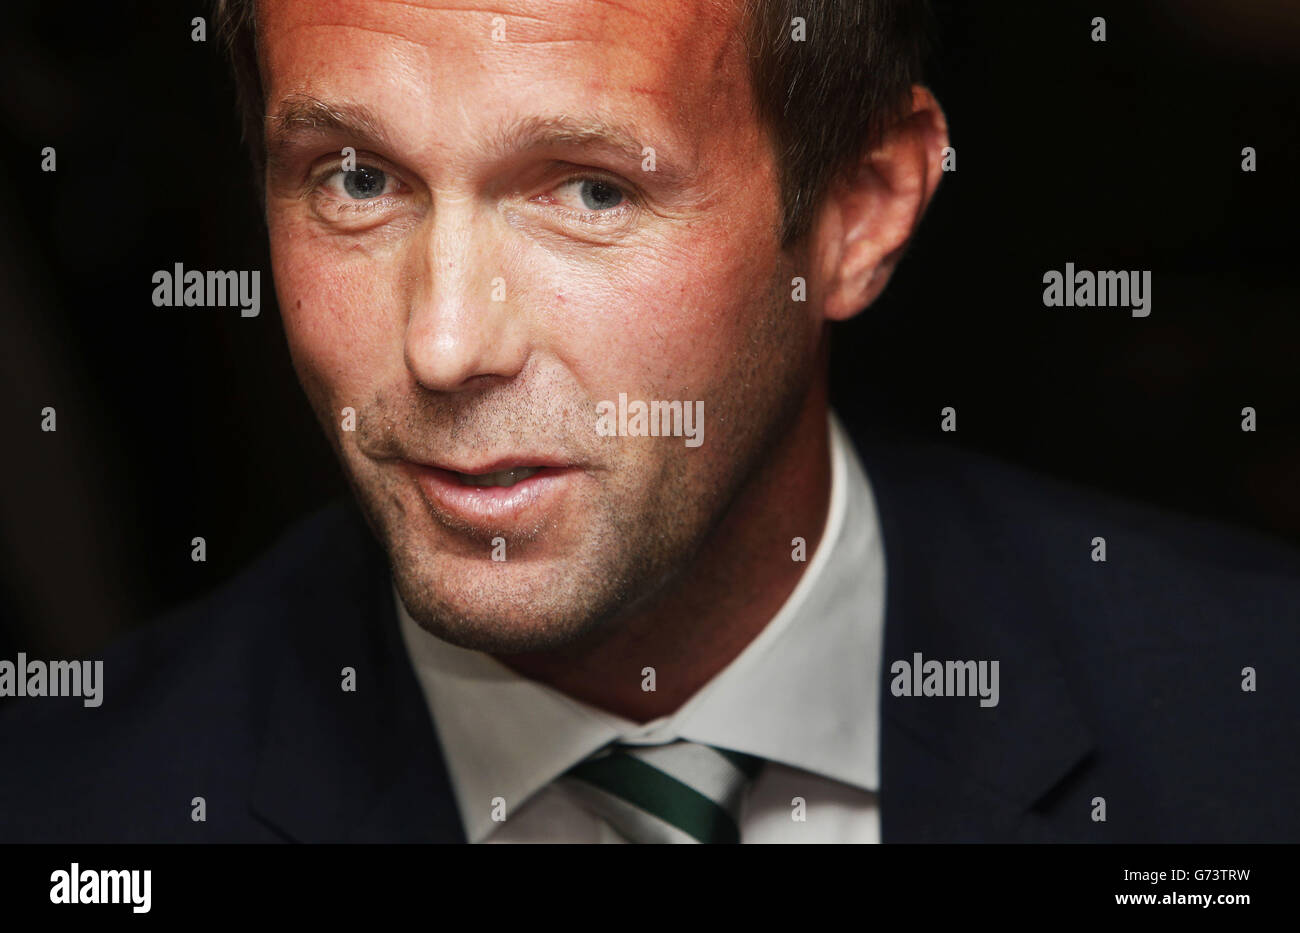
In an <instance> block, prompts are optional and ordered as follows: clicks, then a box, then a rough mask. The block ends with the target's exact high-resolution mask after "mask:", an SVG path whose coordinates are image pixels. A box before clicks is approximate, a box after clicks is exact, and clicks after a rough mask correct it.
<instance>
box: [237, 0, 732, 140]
mask: <svg viewBox="0 0 1300 933" xmlns="http://www.w3.org/2000/svg"><path fill="white" fill-rule="evenodd" d="M742 7H743V3H741V2H740V0H654V2H653V3H650V2H643V0H624V2H618V3H616V2H607V0H543V2H538V0H527V2H503V0H492V2H490V3H489V2H480V0H458V2H455V3H454V4H452V3H447V2H442V0H414V2H413V0H396V2H390V0H313V2H303V0H262V2H261V3H259V5H258V34H259V52H260V55H261V60H262V69H263V83H264V87H265V90H266V97H267V106H268V109H269V110H270V111H272V112H274V110H275V108H276V104H277V101H279V100H281V99H283V98H285V97H288V96H290V95H295V94H307V95H311V96H317V97H325V98H329V99H339V100H364V101H365V102H367V103H369V104H372V105H377V106H378V107H380V108H383V109H387V110H389V111H406V112H408V113H410V112H411V111H412V110H418V109H420V108H421V107H424V108H425V109H426V110H428V111H429V116H431V117H433V116H435V114H436V118H437V119H440V120H444V121H445V120H447V119H449V116H448V115H449V114H450V113H455V114H456V116H455V117H454V118H452V119H457V120H458V122H462V123H465V124H469V123H472V122H474V117H475V116H480V115H487V113H488V112H494V113H495V115H497V116H500V115H502V113H503V112H515V113H516V114H517V113H519V112H556V111H564V110H579V109H581V110H583V111H595V112H613V113H618V114H619V115H620V116H623V117H625V118H628V119H631V120H633V121H634V122H636V123H637V124H638V125H641V126H644V127H647V128H653V127H654V126H656V125H658V126H660V127H661V128H662V129H663V130H664V132H670V131H674V130H676V131H681V130H683V129H685V130H691V129H692V128H693V129H695V130H697V131H698V130H702V129H706V128H709V127H717V126H719V125H726V124H728V123H730V124H731V125H734V123H735V121H736V119H737V115H738V114H747V113H749V110H750V108H749V106H748V104H749V99H750V88H749V79H748V70H747V61H746V57H745V52H744V48H745V44H744V40H743V10H742Z"/></svg>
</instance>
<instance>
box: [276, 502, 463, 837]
mask: <svg viewBox="0 0 1300 933" xmlns="http://www.w3.org/2000/svg"><path fill="white" fill-rule="evenodd" d="M298 564H299V566H298V567H296V568H295V569H294V574H295V577H294V578H293V579H292V580H291V581H290V585H289V587H286V589H288V594H289V596H290V597H291V598H292V605H293V606H294V611H293V616H292V617H291V618H290V619H289V620H288V625H287V626H285V628H284V630H283V631H284V638H283V641H282V643H281V644H280V646H279V647H280V654H281V656H282V657H283V658H284V661H283V664H282V666H281V668H280V671H279V674H278V677H277V679H276V683H275V686H274V688H273V690H272V693H271V697H270V701H269V707H268V713H267V717H266V728H265V733H264V736H263V738H262V742H261V751H260V756H259V760H258V766H257V770H256V773H255V777H254V786H253V792H252V808H253V811H254V812H255V813H256V814H257V815H258V817H259V818H261V819H262V820H263V821H264V822H266V823H268V824H269V825H271V826H272V827H274V828H276V829H277V830H279V831H280V832H282V833H283V834H285V835H286V836H288V837H289V838H290V839H293V840H295V841H299V842H344V841H358V842H360V841H379V840H384V841H409V842H453V841H462V840H463V838H464V834H463V832H462V831H461V827H460V820H459V817H458V815H457V813H456V807H455V801H454V798H453V796H452V791H451V787H450V784H449V782H448V779H447V773H446V768H445V766H444V764H443V761H442V756H441V754H440V751H439V749H438V743H437V740H436V737H435V734H434V731H433V724H432V722H431V721H430V719H429V715H428V712H427V710H426V709H425V707H424V704H423V702H422V698H421V696H420V694H419V688H418V686H417V685H416V682H415V678H414V674H413V672H412V670H411V667H410V662H409V660H408V659H407V658H406V655H405V654H404V652H403V651H402V650H401V646H400V638H399V635H398V632H397V622H396V613H395V611H394V607H393V601H392V595H391V592H390V590H389V575H388V566H387V563H386V561H385V560H384V556H383V552H382V551H381V550H380V549H379V547H378V546H377V545H376V544H375V543H374V541H373V540H372V538H371V537H370V534H369V531H368V529H366V528H365V526H364V523H363V522H362V520H361V518H360V516H359V515H357V514H356V513H355V511H354V510H353V509H352V508H351V507H348V508H347V509H346V510H339V518H338V519H337V520H335V521H333V522H332V523H331V524H329V525H328V527H326V528H324V529H319V530H318V532H317V535H316V541H314V542H312V550H310V551H307V552H305V553H304V554H302V555H300V556H299V557H298ZM288 604H290V603H289V601H288V600H286V605H288ZM281 611H287V610H281ZM349 667H350V668H353V669H354V670H355V685H356V689H355V691H353V692H345V691H344V690H343V689H342V682H343V673H342V672H343V669H344V668H349Z"/></svg>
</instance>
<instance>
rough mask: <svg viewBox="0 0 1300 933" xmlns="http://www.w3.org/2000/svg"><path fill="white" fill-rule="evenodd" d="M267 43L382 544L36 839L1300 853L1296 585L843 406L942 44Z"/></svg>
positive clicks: (812, 17) (880, 39)
mask: <svg viewBox="0 0 1300 933" xmlns="http://www.w3.org/2000/svg"><path fill="white" fill-rule="evenodd" d="M221 16H222V19H223V22H224V23H225V29H226V34H227V36H228V38H229V41H230V43H231V48H232V50H233V51H234V53H235V62H236V71H237V74H238V75H239V76H240V78H241V94H242V97H243V100H244V103H245V105H246V106H247V108H248V113H249V114H250V115H251V116H252V118H253V119H252V120H250V122H249V124H248V129H249V136H250V141H251V142H252V144H253V147H254V152H255V157H256V158H257V160H258V164H259V168H260V170H261V176H260V177H261V178H262V180H263V182H264V190H265V198H266V218H267V223H268V228H269V232H270V241H271V248H272V262H273V269H274V275H275V281H276V288H277V293H278V297H279V305H280V308H281V311H282V314H283V319H284V325H285V330H286V334H287V336H288V340H289V345H290V348H291V351H292V354H293V359H294V364H295V367H296V370H297V372H298V375H299V378H300V380H301V382H302V384H303V387H304V389H305V391H306V393H307V396H308V398H309V399H310V401H311V403H312V405H313V407H314V409H315V411H316V413H317V415H318V418H319V420H320V422H321V424H322V426H323V428H324V430H325V432H326V434H327V436H328V437H329V438H330V440H331V442H332V443H333V444H334V447H335V449H336V451H337V453H338V456H339V458H340V460H341V462H342V463H343V466H344V468H345V471H346V473H347V475H348V478H349V480H350V482H351V484H352V487H353V489H354V492H355V496H356V500H357V503H358V504H359V505H360V512H361V514H363V515H364V519H365V522H364V525H363V523H362V521H361V520H360V519H359V518H358V517H357V516H356V515H354V514H352V512H351V510H350V509H347V508H335V509H331V510H327V511H325V512H324V513H322V514H321V515H319V516H316V517H315V518H313V519H311V520H309V521H308V522H307V523H305V524H304V525H303V526H301V527H300V528H299V529H297V530H295V531H294V532H292V533H291V534H290V535H289V536H288V537H286V538H285V539H284V540H283V541H282V542H281V543H280V544H279V545H278V546H277V547H276V548H275V549H274V550H273V551H272V552H271V554H270V555H269V556H268V557H267V558H265V559H264V560H263V561H261V562H259V563H258V564H257V565H256V566H255V567H253V568H252V569H251V570H249V571H248V572H247V573H246V574H244V575H243V576H241V577H240V578H239V579H237V580H236V581H234V582H233V583H231V584H230V585H229V586H227V587H226V588H225V589H223V590H222V591H221V592H220V593H219V594H217V595H216V596H215V597H213V598H211V599H209V600H206V601H203V602H201V603H200V604H198V605H196V606H193V607H190V608H188V609H186V610H183V611H182V612H181V613H179V615H178V617H176V618H173V619H169V620H165V621H164V622H163V623H161V624H159V625H156V626H154V627H153V628H151V629H148V630H145V631H143V632H141V633H140V634H138V635H137V636H135V637H134V638H133V639H131V640H130V641H128V642H127V643H125V644H124V645H122V646H121V647H120V648H119V649H118V650H117V651H116V653H114V654H112V655H110V656H109V657H108V658H107V659H106V662H105V687H104V695H105V696H104V701H103V707H102V709H100V710H94V711H89V710H82V709H78V708H75V707H63V706H61V705H56V704H48V705H36V704H27V705H25V706H22V707H21V708H20V709H18V710H16V712H15V714H14V715H13V716H12V717H11V720H12V721H10V722H8V723H7V724H6V725H5V727H4V728H5V731H6V732H7V734H8V736H9V741H10V742H12V743H14V744H13V746H12V747H15V748H19V749H26V750H28V751H26V752H24V753H23V754H22V756H21V759H20V760H22V761H24V763H25V765H24V768H23V769H22V770H21V771H19V770H16V769H11V770H9V771H8V772H6V774H5V776H4V778H2V779H0V815H2V816H0V818H3V820H4V823H3V824H0V836H2V837H3V838H13V839H52V840H63V839H83V840H91V841H112V840H120V839H126V840H145V839H150V840H152V839H157V840H211V841H238V840H254V841H256V840H266V841H271V840H299V841H334V840H347V841H375V840H419V841H464V840H468V841H472V842H508V841H593V842H595V841H611V842H613V841H629V840H630V841H737V840H738V841H744V842H762V841H791V842H818V841H850V842H871V841H878V840H882V839H883V840H884V841H909V840H959V841H1093V840H1095V841H1137V840H1263V839H1286V838H1295V836H1296V832H1297V828H1298V822H1300V821H1298V820H1297V817H1296V816H1295V814H1294V808H1293V806H1292V803H1291V799H1290V794H1289V790H1290V788H1289V786H1288V783H1287V780H1286V778H1287V776H1288V775H1290V774H1293V773H1294V771H1295V767H1296V765H1297V763H1300V761H1298V760H1297V756H1298V755H1300V752H1297V748H1296V743H1295V742H1294V712H1295V710H1294V706H1293V704H1294V701H1295V700H1296V688H1295V686H1294V685H1295V683H1296V682H1297V681H1296V677H1295V675H1296V673H1297V671H1296V662H1295V660H1294V658H1292V657H1288V656H1287V655H1286V654H1285V653H1283V652H1280V651H1279V650H1278V649H1279V647H1280V646H1282V645H1285V644H1288V643H1289V642H1288V639H1287V635H1288V634H1289V631H1290V629H1289V626H1290V625H1292V624H1293V620H1294V606H1295V605H1296V595H1297V587H1296V584H1295V582H1294V581H1295V579H1296V577H1295V573H1296V570H1297V569H1300V568H1298V567H1297V561H1296V558H1295V556H1294V555H1293V554H1291V553H1289V552H1287V551H1285V550H1284V549H1281V548H1279V547H1277V546H1275V545H1271V544H1269V543H1268V542H1263V541H1259V540H1256V539H1254V538H1252V537H1249V536H1246V535H1238V534H1236V533H1233V532H1228V531H1226V530H1223V529H1216V528H1203V527H1201V526H1199V525H1193V524H1192V523H1189V522H1183V521H1180V520H1176V519H1171V518H1169V517H1167V516H1162V515H1159V514H1157V513H1155V512H1152V511H1149V510H1142V509H1135V508H1131V507H1126V506H1120V505H1117V504H1115V503H1112V502H1110V501H1109V500H1104V499H1102V498H1100V497H1094V496H1091V495H1088V494H1083V493H1080V492H1078V491H1075V490H1070V489H1067V488H1065V487H1063V486H1060V485H1057V484H1054V483H1051V482H1048V481H1046V480H1041V479H1038V478H1034V477H1029V476H1027V475H1022V474H1021V473H1019V472H1018V471H1015V470H1012V469H1010V468H1006V467H1002V466H999V465H996V464H992V463H989V462H986V461H984V460H982V459H979V458H974V457H964V456H959V455H956V454H952V453H944V452H938V451H933V450H927V449H913V448H898V449H896V448H891V447H888V446H887V445H884V444H880V443H877V442H876V441H875V439H873V438H872V437H871V435H870V434H869V433H868V432H866V431H857V432H855V433H854V435H853V436H852V437H850V435H849V433H848V432H847V431H846V429H845V427H844V426H842V425H841V424H840V423H839V422H838V420H837V419H836V418H835V416H834V415H833V414H832V412H831V408H830V405H829V402H828V398H827V388H826V360H827V347H828V337H827V332H828V326H829V324H830V322H833V321H837V320H844V319H847V318H850V317H852V316H853V315H855V314H857V313H859V312H861V311H862V310H863V309H864V308H867V307H868V306H870V305H871V303H872V302H873V300H874V299H875V298H876V297H877V296H878V295H879V294H880V292H881V290H882V289H883V288H884V287H885V285H886V283H887V281H888V279H889V276H890V273H891V271H892V269H893V268H894V266H895V264H896V263H897V262H898V260H899V257H900V256H901V254H902V252H903V250H904V248H905V247H906V245H907V243H908V241H909V238H910V237H911V235H912V233H913V231H914V230H915V228H916V225H917V223H918V221H919V219H920V217H921V215H922V214H923V212H924V210H925V208H926V206H927V204H928V203H929V201H930V199H931V198H932V196H933V194H934V192H935V189H936V186H937V184H938V180H939V177H940V174H941V172H940V165H941V161H942V159H943V152H944V148H945V147H946V146H947V145H948V139H947V132H946V124H945V120H944V117H943V114H942V112H941V110H940V108H939V105H938V104H937V102H936V101H935V100H934V98H933V97H932V96H931V95H930V93H929V92H928V91H926V90H925V89H924V88H923V87H921V86H920V85H919V84H918V83H917V82H918V80H919V71H918V68H919V59H920V55H921V49H922V46H923V37H924V25H925V16H924V10H923V9H922V8H921V5H920V4H918V3H911V2H903V0H888V2H881V0H861V2H847V0H846V2H844V3H840V4H823V5H811V8H809V9H807V10H802V9H800V8H799V6H798V5H796V4H785V3H782V2H779V0H770V2H769V0H757V2H750V3H740V2H728V0H716V2H708V0H698V2H695V0H679V2H671V3H664V4H655V5H653V6H652V7H651V6H650V5H639V4H632V5H615V4H609V3H603V2H591V0H572V2H562V3H555V4H547V5H544V6H541V7H538V6H537V5H524V4H516V5H511V6H505V7H503V6H502V5H501V4H491V5H487V4H482V5H480V4H473V3H462V4H456V5H444V4H440V3H436V2H430V3H427V4H414V5H413V4H409V3H401V4H392V3H386V2H380V0H366V2H354V3H346V4H345V3H295V2H287V0H258V2H257V3H255V4H254V3H251V2H246V0H245V2H232V3H228V4H224V5H223V9H222V11H221ZM365 525H368V530H367V528H366V527H365ZM371 535H373V537H372V536H371ZM375 542H377V544H376V543H375ZM1099 542H1100V543H1099ZM1099 548H1100V551H1099ZM1107 548H1109V552H1108V556H1105V559H1104V560H1102V559H1099V554H1100V555H1107V551H1106V549H1107ZM1256 677H1258V684H1256ZM92 713H93V715H92ZM55 736H57V737H58V742H59V744H58V746H57V747H56V748H55V749H54V750H53V751H50V750H49V748H50V746H49V743H48V740H49V739H52V738H53V737H55ZM42 737H44V738H45V741H43V740H42ZM74 758H75V761H76V762H77V763H78V765H79V767H73V766H72V765H73V759H74Z"/></svg>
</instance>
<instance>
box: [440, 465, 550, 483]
mask: <svg viewBox="0 0 1300 933" xmlns="http://www.w3.org/2000/svg"><path fill="white" fill-rule="evenodd" d="M540 469H541V467H515V468H514V469H513V470H498V471H497V472H495V473H483V474H480V475H478V476H474V475H473V474H471V473H457V474H456V475H457V476H459V477H460V481H461V482H462V483H464V484H465V485H466V486H513V485H514V484H515V483H518V482H521V481H522V480H526V479H528V477H530V476H532V475H533V474H534V473H536V472H537V471H538V470H540Z"/></svg>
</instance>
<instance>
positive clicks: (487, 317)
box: [405, 201, 529, 392]
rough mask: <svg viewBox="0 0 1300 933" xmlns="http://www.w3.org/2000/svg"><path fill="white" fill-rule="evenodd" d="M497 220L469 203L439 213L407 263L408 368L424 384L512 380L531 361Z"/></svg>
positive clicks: (440, 386)
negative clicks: (512, 293) (482, 213)
mask: <svg viewBox="0 0 1300 933" xmlns="http://www.w3.org/2000/svg"><path fill="white" fill-rule="evenodd" d="M494 227H495V225H494V224H493V223H492V222H491V219H490V218H483V217H482V216H481V215H478V216H476V215H475V212H474V205H473V204H472V202H469V201H462V202H458V203H455V204H450V205H447V206H445V208H444V209H443V210H438V211H434V212H432V216H431V217H430V218H429V219H428V220H427V221H426V223H425V229H424V230H423V231H422V232H421V235H420V236H419V237H416V238H415V242H414V244H413V248H412V250H411V255H410V258H409V265H408V277H407V289H406V290H407V301H408V306H409V311H408V316H407V325H406V345H405V355H406V366H407V369H408V370H410V372H411V374H412V375H413V376H414V377H415V379H416V381H418V382H419V383H420V384H421V385H422V386H424V387H425V388H427V389H430V390H431V391H435V392H458V391H463V390H465V389H470V388H475V387H481V386H483V385H484V384H485V383H488V382H490V381H493V380H502V379H505V380H508V379H511V378H513V377H515V376H516V375H518V373H519V371H520V370H521V369H522V368H523V366H524V363H525V362H526V361H527V359H528V349H529V348H528V340H527V332H526V322H524V321H523V320H522V319H521V318H520V317H519V316H518V315H516V314H514V313H512V310H513V308H514V302H513V301H512V297H513V296H512V295H511V289H510V285H511V280H512V278H513V276H512V275H511V274H510V270H509V269H508V268H507V267H506V266H507V264H506V262H505V261H504V259H503V257H504V256H505V255H506V253H505V251H504V249H502V248H501V243H500V242H499V237H500V233H499V231H496V230H495V229H494Z"/></svg>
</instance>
